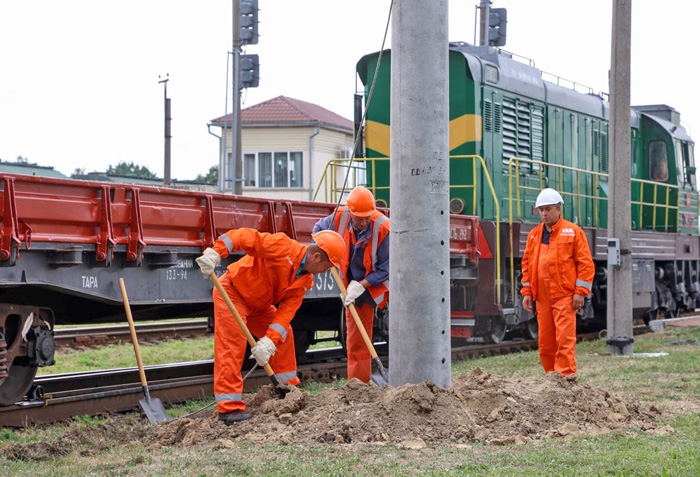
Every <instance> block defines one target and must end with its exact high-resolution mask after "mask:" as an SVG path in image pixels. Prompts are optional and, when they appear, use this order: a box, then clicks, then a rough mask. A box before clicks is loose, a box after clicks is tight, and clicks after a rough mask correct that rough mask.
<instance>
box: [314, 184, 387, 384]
mask: <svg viewBox="0 0 700 477" xmlns="http://www.w3.org/2000/svg"><path fill="white" fill-rule="evenodd" d="M321 230H335V231H337V232H338V233H339V234H340V235H342V237H343V240H344V241H345V252H344V253H343V256H342V258H341V260H340V271H341V273H342V276H343V280H344V281H345V285H346V287H347V296H346V297H345V301H344V303H343V304H344V305H345V306H346V307H348V306H349V305H350V304H351V303H354V304H355V307H356V309H357V314H358V315H359V317H360V320H361V321H362V325H363V326H364V328H365V331H366V332H367V336H369V338H370V339H372V326H373V322H374V310H375V308H377V307H379V308H384V307H385V306H386V304H387V301H388V299H389V230H390V223H389V218H388V217H387V216H385V215H384V214H382V213H381V212H379V211H378V210H377V208H376V206H375V202H374V196H373V195H372V192H370V191H369V190H368V189H367V188H365V187H362V186H358V187H356V188H355V189H353V190H352V192H350V195H349V196H348V200H347V206H345V207H343V206H341V207H338V209H337V210H336V211H335V213H333V214H331V215H329V216H328V217H324V218H323V219H321V220H319V221H318V222H316V225H314V232H318V231H321ZM345 323H346V326H347V334H346V336H347V342H346V349H347V354H348V379H352V378H357V379H359V380H361V381H363V382H365V383H369V380H370V375H371V373H372V357H371V355H370V353H369V350H368V349H367V345H366V344H365V341H364V340H363V339H362V334H361V333H360V330H359V329H358V328H357V325H356V324H355V320H354V319H353V317H352V315H351V313H350V310H348V309H347V308H346V310H345Z"/></svg>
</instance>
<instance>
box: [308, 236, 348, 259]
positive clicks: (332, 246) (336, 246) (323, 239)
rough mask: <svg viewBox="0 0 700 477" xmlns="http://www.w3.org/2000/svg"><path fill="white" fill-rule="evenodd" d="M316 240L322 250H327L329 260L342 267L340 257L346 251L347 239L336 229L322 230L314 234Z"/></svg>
mask: <svg viewBox="0 0 700 477" xmlns="http://www.w3.org/2000/svg"><path fill="white" fill-rule="evenodd" d="M312 238H313V239H314V242H316V245H318V246H319V248H320V249H321V250H323V251H324V252H326V255H328V260H330V261H331V263H332V264H333V265H335V266H336V267H340V259H341V258H343V252H345V240H343V237H341V236H340V234H339V233H338V232H336V231H334V230H321V231H320V232H316V233H315V234H314V235H312Z"/></svg>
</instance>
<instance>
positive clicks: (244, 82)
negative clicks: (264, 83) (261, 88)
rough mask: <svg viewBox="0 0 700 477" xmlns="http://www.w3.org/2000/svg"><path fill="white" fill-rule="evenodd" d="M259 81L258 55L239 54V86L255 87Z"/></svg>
mask: <svg viewBox="0 0 700 477" xmlns="http://www.w3.org/2000/svg"><path fill="white" fill-rule="evenodd" d="M259 83H260V60H259V58H258V55H241V87H243V88H257V87H258V84H259Z"/></svg>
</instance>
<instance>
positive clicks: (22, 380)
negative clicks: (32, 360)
mask: <svg viewBox="0 0 700 477" xmlns="http://www.w3.org/2000/svg"><path fill="white" fill-rule="evenodd" d="M22 361H26V358H17V359H15V360H14V362H13V363H12V366H10V369H9V370H8V375H7V377H6V378H5V380H4V381H3V382H2V384H0V406H11V405H12V404H14V403H16V402H18V401H21V400H22V399H24V396H25V395H26V394H27V391H29V388H31V387H32V383H33V382H34V377H35V376H36V370H37V366H30V365H28V364H23V363H22Z"/></svg>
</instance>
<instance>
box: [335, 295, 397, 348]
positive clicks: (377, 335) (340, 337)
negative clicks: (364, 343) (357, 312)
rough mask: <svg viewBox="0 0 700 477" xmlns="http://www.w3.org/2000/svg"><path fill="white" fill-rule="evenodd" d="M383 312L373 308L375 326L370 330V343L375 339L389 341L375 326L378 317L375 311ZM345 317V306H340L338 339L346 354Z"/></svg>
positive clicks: (346, 331)
mask: <svg viewBox="0 0 700 477" xmlns="http://www.w3.org/2000/svg"><path fill="white" fill-rule="evenodd" d="M378 312H379V313H383V312H384V311H383V310H375V312H374V324H375V328H374V329H373V330H372V343H376V342H377V340H380V341H385V342H387V343H388V342H389V337H388V336H385V335H383V334H382V333H381V332H379V331H378V330H377V328H376V325H377V320H378V319H379V318H378V317H377V313H378ZM346 325H347V323H346V317H345V307H343V308H342V310H341V311H340V325H339V326H338V341H340V346H341V347H342V348H343V353H344V354H346V355H347V353H348V348H347V338H348V329H347V328H346Z"/></svg>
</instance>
